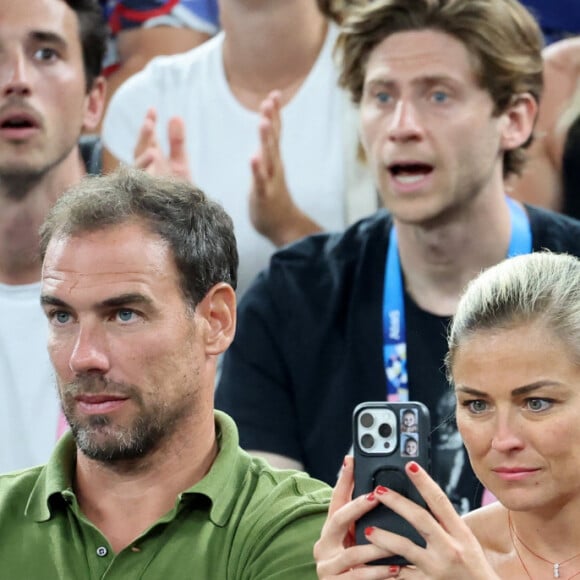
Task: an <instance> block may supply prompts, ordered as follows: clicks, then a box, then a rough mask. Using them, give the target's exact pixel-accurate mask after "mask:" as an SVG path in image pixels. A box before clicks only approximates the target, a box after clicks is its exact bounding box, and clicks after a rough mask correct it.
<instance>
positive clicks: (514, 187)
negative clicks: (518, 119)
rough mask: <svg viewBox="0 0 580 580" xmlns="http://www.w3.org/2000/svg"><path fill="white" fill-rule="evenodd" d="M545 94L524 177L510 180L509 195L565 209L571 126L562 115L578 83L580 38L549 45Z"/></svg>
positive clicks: (545, 65) (544, 56)
mask: <svg viewBox="0 0 580 580" xmlns="http://www.w3.org/2000/svg"><path fill="white" fill-rule="evenodd" d="M543 58H544V93H543V95H542V98H541V101H540V106H539V109H538V118H537V122H536V126H535V128H534V141H533V142H532V144H531V146H530V148H529V149H528V151H527V155H528V159H527V162H526V164H525V165H524V168H523V172H522V175H521V177H516V176H514V177H512V178H510V179H509V180H508V182H507V191H508V193H509V195H511V196H512V197H514V198H515V199H518V200H520V201H522V202H526V203H530V204H533V205H539V206H541V207H546V208H548V209H552V210H555V211H561V210H562V202H563V200H562V157H563V151H564V140H565V138H566V131H567V127H564V126H562V124H561V119H562V114H563V113H564V112H565V111H566V109H567V107H568V106H569V104H570V100H571V98H572V96H573V95H574V92H575V90H576V87H577V84H578V79H579V77H578V71H579V70H580V39H567V40H565V41H561V42H557V43H555V44H553V45H550V46H548V47H546V48H545V49H544V51H543Z"/></svg>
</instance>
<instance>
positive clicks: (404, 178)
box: [389, 163, 433, 184]
mask: <svg viewBox="0 0 580 580" xmlns="http://www.w3.org/2000/svg"><path fill="white" fill-rule="evenodd" d="M389 171H390V172H391V175H392V176H393V177H394V178H395V179H396V180H397V181H398V182H400V183H404V184H407V183H416V182H418V181H421V179H423V178H424V177H426V176H427V175H429V174H430V173H431V172H432V171H433V166H431V165H428V164H427V163H393V164H392V165H390V166H389Z"/></svg>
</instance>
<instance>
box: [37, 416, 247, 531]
mask: <svg viewBox="0 0 580 580" xmlns="http://www.w3.org/2000/svg"><path fill="white" fill-rule="evenodd" d="M214 416H215V422H216V434H217V439H218V447H219V452H218V455H217V457H216V459H215V461H214V462H213V464H212V466H211V468H210V470H209V471H208V473H207V474H206V476H205V477H204V478H203V479H202V480H201V481H199V482H198V483H196V484H195V485H193V486H192V487H190V488H189V489H187V490H185V491H184V492H183V493H181V494H180V496H179V500H180V501H183V499H185V498H191V497H193V496H198V495H202V496H205V497H207V498H208V499H209V500H210V502H211V507H210V508H209V518H210V519H211V521H212V522H213V523H214V524H215V525H217V526H222V527H223V526H225V525H226V524H227V522H228V520H229V518H230V516H231V514H232V511H233V510H234V508H235V506H236V503H237V501H238V493H239V490H240V489H242V487H243V485H244V480H245V479H246V477H247V474H248V469H249V467H250V464H251V461H252V460H251V458H250V456H249V455H248V454H247V453H245V452H244V451H242V450H241V449H240V448H239V437H238V430H237V427H236V425H235V423H234V421H233V419H231V418H230V417H229V416H228V415H226V414H225V413H223V412H221V411H214ZM75 465H76V445H75V442H74V440H73V438H72V435H71V433H70V432H67V433H65V434H64V435H63V436H62V437H61V439H60V440H59V441H58V442H57V444H56V447H55V449H54V451H53V453H52V455H51V457H50V459H49V461H48V463H47V464H46V466H45V467H43V468H42V470H41V471H40V473H39V476H38V479H37V481H36V483H35V485H34V487H33V489H32V491H31V493H30V496H29V498H28V502H27V504H26V509H25V516H26V517H29V518H32V519H33V520H34V521H36V522H45V521H47V520H49V519H50V518H51V516H52V513H53V511H54V510H55V509H56V506H55V503H54V499H53V498H54V497H55V496H60V497H63V498H67V499H68V498H72V497H74V492H73V479H74V470H75Z"/></svg>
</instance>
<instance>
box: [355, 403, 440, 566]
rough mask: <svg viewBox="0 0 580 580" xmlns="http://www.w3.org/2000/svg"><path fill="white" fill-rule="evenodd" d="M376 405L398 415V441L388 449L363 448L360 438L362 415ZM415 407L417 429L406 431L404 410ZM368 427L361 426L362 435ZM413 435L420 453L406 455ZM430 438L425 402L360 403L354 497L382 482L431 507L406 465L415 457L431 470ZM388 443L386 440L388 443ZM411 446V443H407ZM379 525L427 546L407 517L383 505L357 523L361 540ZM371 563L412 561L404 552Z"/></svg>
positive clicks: (383, 484)
mask: <svg viewBox="0 0 580 580" xmlns="http://www.w3.org/2000/svg"><path fill="white" fill-rule="evenodd" d="M375 409H379V410H382V409H389V410H391V411H392V412H393V413H394V415H395V417H396V425H395V426H394V430H395V431H394V432H395V436H394V439H395V441H394V443H393V445H392V446H391V448H390V449H388V450H385V451H384V452H380V451H373V452H368V451H366V450H365V449H363V448H362V446H361V442H360V440H359V417H362V415H363V414H364V413H365V412H370V413H371V414H372V412H373V410H375ZM406 410H412V411H413V412H414V413H415V418H416V430H415V431H413V432H412V433H405V432H404V431H403V430H402V420H401V417H402V413H403V412H404V411H406ZM363 431H364V428H363V427H361V436H362V433H363ZM409 437H413V438H415V439H416V441H417V443H418V447H417V449H416V455H412V456H409V455H403V449H404V445H405V442H406V441H407V439H408V438H409ZM430 439H431V421H430V417H429V410H428V409H427V407H426V406H425V405H423V404H422V403H419V402H415V401H408V402H404V403H394V402H386V401H379V402H367V403H361V404H360V405H358V406H357V407H356V408H355V410H354V412H353V445H354V492H353V497H358V496H359V495H363V494H367V493H370V492H371V491H373V490H374V489H375V488H376V487H377V486H378V485H382V486H384V487H387V488H389V489H391V490H394V491H397V492H398V493H400V494H401V495H404V496H405V497H408V498H409V499H411V500H412V501H414V502H415V503H417V504H419V505H421V506H423V507H425V508H426V507H427V506H426V504H425V501H424V500H423V498H422V497H421V495H420V494H419V492H418V491H417V490H416V489H415V486H414V485H413V484H412V483H411V481H410V480H409V478H408V477H407V474H406V473H405V465H406V464H407V463H408V462H409V461H415V462H417V463H418V464H419V465H421V466H422V467H423V468H424V469H426V470H427V471H428V472H430V471H431V461H430V455H431V452H430V442H431V441H430ZM385 445H386V443H385ZM407 448H408V447H407ZM369 526H375V527H377V528H381V529H385V530H389V531H391V532H394V533H397V534H399V535H401V536H405V537H407V538H409V539H410V540H412V541H413V542H415V543H416V544H418V545H420V546H425V540H424V539H423V538H422V536H420V535H419V533H418V532H417V531H416V530H415V528H414V527H413V526H411V525H410V524H409V523H408V522H407V521H406V520H405V519H403V518H402V517H400V516H399V515H398V514H396V513H395V512H393V511H392V510H390V509H388V508H387V507H385V506H383V505H379V506H377V507H376V508H375V509H373V510H372V511H370V512H369V513H368V514H365V515H364V516H363V517H362V518H361V519H360V520H358V521H357V522H356V525H355V536H356V543H357V544H368V543H369V542H368V540H367V539H366V537H365V535H364V530H365V528H367V527H369ZM369 564H388V565H399V566H401V565H405V564H408V562H407V561H406V560H405V559H404V558H403V557H401V556H393V557H390V558H383V559H381V560H376V561H374V562H369Z"/></svg>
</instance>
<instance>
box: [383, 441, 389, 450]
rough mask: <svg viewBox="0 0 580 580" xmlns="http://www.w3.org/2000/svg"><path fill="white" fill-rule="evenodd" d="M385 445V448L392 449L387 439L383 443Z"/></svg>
mask: <svg viewBox="0 0 580 580" xmlns="http://www.w3.org/2000/svg"><path fill="white" fill-rule="evenodd" d="M383 447H384V448H385V449H390V448H391V444H390V443H389V441H385V442H384V443H383Z"/></svg>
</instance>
